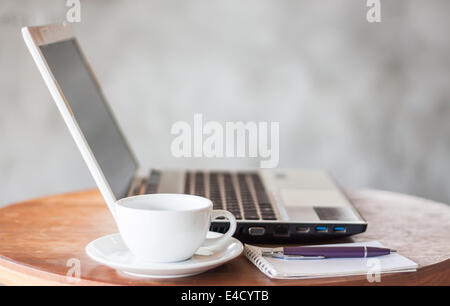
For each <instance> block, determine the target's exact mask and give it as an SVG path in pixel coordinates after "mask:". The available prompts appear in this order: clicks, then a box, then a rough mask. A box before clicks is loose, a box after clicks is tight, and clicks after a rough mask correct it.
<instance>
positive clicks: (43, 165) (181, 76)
mask: <svg viewBox="0 0 450 306" xmlns="http://www.w3.org/2000/svg"><path fill="white" fill-rule="evenodd" d="M365 3H366V1H361V0H349V1H335V0H327V1H324V0H322V1H313V0H311V1H294V0H292V1H285V0H277V1H275V0H274V1H267V0H245V1H238V0H232V1H230V0H227V1H225V0H222V1H218V0H195V1H181V0H180V1H172V0H170V1H167V0H164V1H117V0H116V1H106V0H104V1H82V15H81V19H82V22H81V24H79V25H77V27H76V32H77V34H78V36H79V40H80V43H81V45H82V47H83V49H84V51H85V53H86V55H87V57H88V59H89V60H90V62H91V64H92V66H93V68H94V70H95V71H96V73H97V76H98V78H99V79H100V82H101V83H102V85H103V87H104V92H105V94H106V96H107V98H108V100H109V101H110V104H111V105H112V108H113V109H114V111H115V113H116V117H117V118H118V121H119V123H120V124H121V126H122V128H123V130H124V132H125V134H126V135H127V137H128V138H129V141H130V143H131V145H132V146H133V147H134V148H135V151H136V154H137V156H138V158H139V159H140V161H141V163H142V164H143V165H144V166H147V167H151V166H154V167H179V166H183V165H184V166H186V165H189V166H190V167H227V168H228V167H257V166H258V165H259V162H258V160H256V159H235V160H225V159H219V160H217V159H189V160H185V159H175V158H173V157H171V155H170V142H171V140H172V137H171V135H170V127H171V125H172V124H173V122H175V121H177V120H186V121H189V122H192V120H193V114H194V113H197V112H201V113H203V114H204V118H205V120H217V121H221V122H225V121H237V120H243V121H249V120H252V121H262V120H268V121H280V134H281V139H280V145H281V147H280V154H281V155H280V167H319V168H328V169H329V170H330V171H331V172H332V173H333V174H334V175H335V176H336V177H337V178H338V180H339V181H340V182H341V183H342V185H344V186H346V187H351V188H354V187H366V186H367V187H374V188H382V189H387V190H394V191H400V192H405V193H409V194H415V195H420V196H424V197H427V198H431V199H434V200H439V201H443V202H447V203H448V202H450V188H449V183H448V181H449V173H450V157H449V156H450V137H449V135H450V120H449V119H450V86H449V84H450V57H449V54H450V36H449V35H448V29H450V18H448V12H450V10H449V9H450V2H448V1H445V0H442V1H419V0H417V1H411V0H402V1H400V0H398V1H382V22H381V23H380V24H370V23H368V22H367V21H366V19H365V15H366V11H367V8H366V6H365ZM66 10H67V8H66V7H65V1H61V0H53V1H50V0H46V1H42V0H41V1H31V0H20V1H17V0H16V1H14V0H6V1H5V0H2V1H1V2H0V41H1V46H0V143H1V144H0V146H1V149H0V205H2V204H7V203H11V202H13V201H17V200H22V199H26V198H31V197H35V196H40V195H45V194H50V193H56V192H63V191H69V190H76V189H82V188H87V187H91V186H94V184H93V180H92V179H91V177H90V175H89V173H88V171H87V169H86V167H85V165H84V163H83V161H82V159H81V157H80V155H79V153H78V151H77V149H76V147H75V145H74V143H73V142H72V139H71V137H70V135H69V133H68V131H67V130H66V127H65V125H64V124H63V122H62V119H61V118H60V115H59V113H58V112H57V109H56V106H55V105H54V102H53V101H52V99H51V97H50V94H49V93H48V91H47V89H46V87H45V85H44V82H43V80H42V79H41V77H40V75H39V73H38V70H37V68H36V67H35V65H34V63H33V62H32V59H31V57H30V55H29V54H28V51H27V50H26V47H25V44H24V42H23V40H22V37H21V34H20V27H21V26H22V25H27V24H44V23H53V22H61V21H63V20H64V18H65V13H66Z"/></svg>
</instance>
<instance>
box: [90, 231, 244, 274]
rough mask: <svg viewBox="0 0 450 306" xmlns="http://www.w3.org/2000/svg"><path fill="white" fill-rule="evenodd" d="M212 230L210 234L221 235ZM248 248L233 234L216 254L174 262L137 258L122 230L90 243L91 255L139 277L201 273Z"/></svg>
mask: <svg viewBox="0 0 450 306" xmlns="http://www.w3.org/2000/svg"><path fill="white" fill-rule="evenodd" d="M221 235H222V234H220V233H216V232H208V238H214V237H218V236H221ZM243 249H244V246H243V245H242V243H241V242H240V241H239V240H237V239H235V238H230V239H229V241H227V242H225V243H224V244H223V248H221V249H219V250H215V251H214V253H212V255H209V256H202V255H194V256H192V258H190V259H188V260H185V261H181V262H173V263H152V262H143V261H139V260H138V259H136V258H135V257H134V256H133V254H131V252H130V251H129V250H128V248H127V247H126V245H125V243H124V242H123V240H122V237H121V236H120V234H118V233H117V234H112V235H107V236H103V237H100V238H98V239H96V240H94V241H91V242H90V243H89V244H88V245H87V246H86V253H87V255H88V256H89V257H90V258H92V259H93V260H95V261H97V262H99V263H101V264H104V265H105V266H108V267H111V268H113V269H116V270H119V271H121V272H124V273H125V274H130V275H132V276H139V277H153V278H175V277H184V276H190V275H195V274H199V273H202V272H205V271H207V270H210V269H212V268H215V267H217V266H220V265H221V264H223V263H225V262H227V261H230V260H232V259H234V258H236V257H237V256H239V255H240V254H241V253H242V251H243Z"/></svg>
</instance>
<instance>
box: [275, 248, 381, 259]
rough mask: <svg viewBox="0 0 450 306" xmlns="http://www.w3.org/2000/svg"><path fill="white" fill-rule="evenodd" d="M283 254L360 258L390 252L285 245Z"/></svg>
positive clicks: (370, 249)
mask: <svg viewBox="0 0 450 306" xmlns="http://www.w3.org/2000/svg"><path fill="white" fill-rule="evenodd" d="M283 251H284V255H297V256H306V257H317V256H323V257H325V258H361V257H375V256H382V255H388V254H390V250H389V249H385V248H376V247H363V246H354V247H320V246H318V247H285V248H284V249H283Z"/></svg>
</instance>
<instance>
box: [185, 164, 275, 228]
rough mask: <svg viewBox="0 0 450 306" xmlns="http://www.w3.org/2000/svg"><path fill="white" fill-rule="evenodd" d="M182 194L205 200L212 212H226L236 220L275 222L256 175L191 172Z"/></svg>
mask: <svg viewBox="0 0 450 306" xmlns="http://www.w3.org/2000/svg"><path fill="white" fill-rule="evenodd" d="M184 186H185V187H184V193H186V194H195V195H199V196H203V197H207V198H209V199H210V200H211V201H212V202H213V205H214V206H213V208H214V209H226V210H228V211H230V212H231V213H232V214H233V215H234V216H235V217H236V219H238V220H276V219H277V216H276V213H275V210H274V208H273V206H272V203H271V202H270V199H269V197H268V195H267V192H266V189H265V188H264V184H263V182H262V180H261V178H260V176H259V174H258V173H256V172H238V173H230V172H200V171H196V172H191V171H188V172H186V174H185V185H184Z"/></svg>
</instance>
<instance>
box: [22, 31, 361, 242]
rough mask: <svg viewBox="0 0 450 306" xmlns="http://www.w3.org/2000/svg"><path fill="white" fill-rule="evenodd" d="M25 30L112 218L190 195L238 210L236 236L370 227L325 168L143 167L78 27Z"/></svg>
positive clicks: (299, 235)
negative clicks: (135, 200) (146, 200)
mask: <svg viewBox="0 0 450 306" xmlns="http://www.w3.org/2000/svg"><path fill="white" fill-rule="evenodd" d="M22 33H23V37H24V40H25V42H26V45H27V46H28V49H29V50H30V52H31V55H32V57H33V59H34V61H35V63H36V65H37V66H38V68H39V71H40V73H41V75H42V77H43V78H44V80H45V83H46V85H47V87H48V89H49V90H50V93H51V95H52V97H53V99H54V100H55V102H56V105H57V107H58V109H59V111H60V112H61V115H62V117H63V119H64V122H65V123H66V125H67V127H68V128H69V131H70V133H71V135H72V136H73V139H74V141H75V143H76V144H77V147H78V148H79V150H80V152H81V155H82V156H83V159H84V160H85V162H86V164H87V166H88V168H89V171H90V172H91V174H92V176H93V178H94V180H95V182H96V184H97V186H98V188H99V190H100V192H101V194H102V196H103V197H104V199H105V202H106V204H107V205H108V207H109V209H110V211H111V212H112V214H113V216H114V205H115V202H116V201H117V200H118V199H121V198H124V197H129V196H133V195H139V194H148V193H186V194H195V195H200V196H204V197H207V198H210V199H211V200H212V202H213V205H214V208H215V209H226V210H228V211H230V212H232V213H233V214H234V215H235V217H236V219H237V222H238V227H237V230H236V233H235V237H237V238H238V239H240V240H241V241H243V242H256V243H282V242H283V243H285V242H301V241H307V240H325V239H329V238H336V237H343V236H348V235H352V234H357V233H361V232H364V231H365V230H366V227H367V223H366V221H365V220H364V219H363V218H362V216H361V215H360V214H359V212H358V211H357V210H356V209H355V207H354V206H353V205H352V203H351V201H350V200H349V199H348V198H347V197H346V196H345V194H344V193H343V192H342V191H341V189H340V188H339V187H338V186H337V184H336V183H335V181H334V180H333V179H332V178H331V177H330V176H329V175H328V174H327V173H326V172H325V171H322V170H300V169H255V170H244V171H223V170H217V171H216V170H197V169H180V170H173V169H169V170H164V169H151V170H148V171H147V170H145V169H141V168H140V167H139V163H138V161H137V159H136V158H135V155H134V154H133V152H132V150H131V148H130V146H129V145H128V143H127V140H126V137H125V135H124V134H123V133H122V132H121V130H120V128H119V126H118V124H117V122H116V120H115V119H114V116H113V113H112V111H111V109H110V107H109V105H108V104H107V102H106V100H105V97H104V96H103V94H102V91H101V89H100V84H99V83H98V81H97V79H96V78H95V76H94V73H93V71H92V69H91V68H90V66H89V64H88V62H87V60H86V58H85V56H84V55H83V53H82V52H81V48H80V46H79V44H78V42H77V40H76V38H75V36H74V34H73V31H72V29H71V27H70V26H66V25H62V24H61V25H59V24H57V25H48V26H38V27H25V28H23V29H22ZM168 150H169V148H168ZM228 225H229V224H228V222H227V221H226V220H225V219H222V220H213V221H212V223H211V230H212V231H216V232H225V231H226V230H227V229H228Z"/></svg>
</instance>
